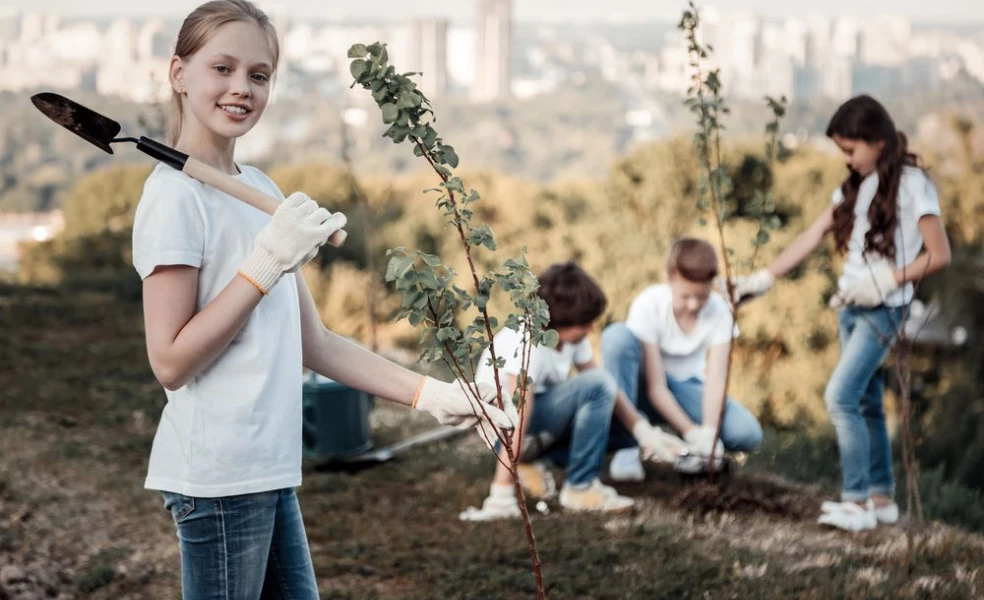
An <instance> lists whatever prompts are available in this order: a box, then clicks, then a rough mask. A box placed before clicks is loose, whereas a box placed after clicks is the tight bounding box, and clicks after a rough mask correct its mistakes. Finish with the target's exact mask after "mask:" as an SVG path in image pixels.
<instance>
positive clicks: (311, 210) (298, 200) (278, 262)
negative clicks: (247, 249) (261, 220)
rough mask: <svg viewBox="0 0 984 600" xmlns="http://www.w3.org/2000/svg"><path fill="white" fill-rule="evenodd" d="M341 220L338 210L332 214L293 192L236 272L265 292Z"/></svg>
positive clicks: (302, 260)
mask: <svg viewBox="0 0 984 600" xmlns="http://www.w3.org/2000/svg"><path fill="white" fill-rule="evenodd" d="M345 223H346V218H345V215H343V214H342V213H335V214H332V213H330V212H328V210H326V209H324V208H321V207H320V206H318V203H317V202H315V201H314V200H312V199H311V198H309V197H308V196H307V194H304V193H301V192H294V193H293V194H291V195H290V196H288V197H287V199H286V200H284V201H283V202H281V203H280V206H278V207H277V210H276V211H274V213H273V218H272V219H271V220H270V222H269V223H268V224H267V225H266V226H265V227H264V228H263V229H261V230H260V233H258V234H257V235H256V241H255V242H254V244H253V251H252V252H251V253H250V255H249V256H247V257H246V260H244V261H243V262H242V264H241V265H239V274H240V275H242V276H243V277H244V278H246V279H247V280H248V281H249V282H250V283H252V284H253V285H255V286H256V287H257V288H258V289H259V290H260V291H261V292H263V293H264V294H267V293H269V292H270V290H271V289H272V288H273V286H274V285H276V284H277V282H278V281H280V278H281V277H283V276H284V274H285V273H293V272H294V271H296V270H297V269H299V268H301V266H303V265H304V263H306V262H308V261H309V260H311V259H312V258H314V257H315V256H317V254H318V250H319V249H320V248H321V246H322V245H324V243H325V242H326V241H328V238H329V237H330V236H331V234H333V233H335V232H336V231H338V230H339V229H342V228H343V227H345Z"/></svg>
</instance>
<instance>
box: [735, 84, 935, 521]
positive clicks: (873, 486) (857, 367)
mask: <svg viewBox="0 0 984 600" xmlns="http://www.w3.org/2000/svg"><path fill="white" fill-rule="evenodd" d="M827 135H828V136H829V137H830V138H831V139H833V141H834V142H835V143H836V144H837V146H838V147H839V148H840V149H841V151H843V153H844V157H845V160H846V161H847V168H848V175H847V178H846V179H845V180H844V182H843V183H842V184H841V186H840V187H839V188H837V189H836V190H835V191H834V194H833V199H832V200H833V201H832V202H831V204H830V206H828V207H827V209H826V210H824V211H823V213H822V214H821V215H820V216H819V217H818V218H817V219H816V220H815V221H814V222H813V224H812V225H810V228H809V229H807V230H806V231H805V232H803V233H802V234H800V235H799V237H797V238H796V239H795V240H794V241H793V243H792V244H791V245H790V246H789V247H788V248H786V249H785V250H784V251H783V252H782V253H781V254H780V255H779V257H778V258H776V259H775V260H774V261H773V262H772V264H771V265H770V266H769V267H768V268H767V269H762V270H760V271H758V272H756V273H754V274H752V275H750V276H747V277H739V278H738V279H737V281H736V286H735V296H736V298H735V299H734V300H735V301H736V302H737V301H740V300H744V299H747V298H749V297H754V296H758V295H761V294H764V293H765V292H766V291H767V290H768V289H769V288H771V287H772V285H773V283H774V282H775V280H776V278H778V277H782V276H783V275H785V274H786V273H788V272H789V271H790V270H792V269H793V268H794V267H796V265H798V264H800V263H801V262H803V261H804V260H805V259H806V258H807V257H808V256H809V255H810V254H811V253H812V252H813V251H814V250H815V249H816V248H817V247H818V246H819V245H820V242H821V241H822V240H823V238H824V237H825V236H826V234H827V233H833V235H834V241H835V242H836V245H837V250H838V251H839V252H841V253H843V254H846V255H847V257H846V260H845V263H844V272H843V273H842V275H841V277H840V279H839V281H838V291H837V294H836V295H835V296H834V297H833V299H832V301H831V305H832V306H836V307H839V308H838V328H839V333H840V344H841V357H840V361H839V362H838V363H837V367H836V368H835V369H834V372H833V374H832V375H831V377H830V382H829V383H828V384H827V391H826V394H825V400H826V403H827V410H828V412H829V413H830V419H831V421H832V422H833V424H834V429H835V431H836V434H837V444H838V447H839V449H840V460H841V471H842V474H843V489H842V492H841V502H824V503H823V506H822V512H823V514H822V515H821V516H820V520H819V522H820V523H821V524H823V525H828V526H831V527H837V528H840V529H845V530H848V531H861V530H865V529H873V528H874V527H875V526H876V525H877V524H878V523H884V524H891V523H894V522H895V521H897V520H898V517H899V508H898V505H897V504H896V503H895V501H894V497H895V483H894V480H893V477H892V448H891V443H890V441H889V436H888V430H887V428H886V426H885V412H884V406H883V399H882V395H883V384H882V379H881V377H880V376H879V374H878V370H879V368H880V367H881V364H882V361H883V360H885V357H886V355H887V354H888V351H889V349H890V348H891V346H892V343H893V342H894V339H895V334H896V332H897V331H898V330H899V328H900V327H901V326H902V319H903V318H904V314H905V310H904V308H905V306H906V305H907V304H908V303H909V302H911V301H912V296H913V292H914V289H913V282H916V281H919V280H920V279H921V278H923V277H925V276H927V275H930V274H932V273H935V272H937V271H940V270H941V269H943V268H945V267H946V266H947V265H948V264H949V262H950V245H949V242H948V241H947V238H946V232H945V231H944V230H943V224H942V222H941V220H940V205H939V199H938V197H937V192H936V186H935V185H933V182H932V181H930V180H929V178H928V177H927V176H926V173H925V172H924V171H923V170H922V169H921V168H920V167H919V166H918V160H917V157H916V156H915V155H914V154H912V153H911V152H909V150H908V148H907V142H906V137H905V135H904V134H902V133H901V132H899V131H897V130H896V129H895V124H894V123H893V122H892V118H891V117H890V116H889V114H888V112H887V111H886V110H885V108H884V107H883V106H882V105H881V104H880V103H879V102H878V101H877V100H875V99H874V98H871V97H870V96H858V97H856V98H852V99H851V100H848V101H847V102H846V103H845V104H843V105H842V106H841V107H840V108H839V109H838V110H837V112H836V113H835V114H834V116H833V118H832V119H831V121H830V125H829V126H828V128H827Z"/></svg>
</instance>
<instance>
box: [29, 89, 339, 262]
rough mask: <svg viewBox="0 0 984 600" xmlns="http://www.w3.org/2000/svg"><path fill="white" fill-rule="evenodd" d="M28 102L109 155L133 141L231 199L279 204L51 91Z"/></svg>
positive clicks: (335, 241) (270, 207) (335, 242)
mask: <svg viewBox="0 0 984 600" xmlns="http://www.w3.org/2000/svg"><path fill="white" fill-rule="evenodd" d="M31 102H33V103H34V106H36V107H37V108H38V110H40V111H41V112H42V113H44V114H45V116H47V117H48V118H49V119H51V120H52V121H54V122H55V123H58V124H59V125H61V126H62V127H64V128H65V129H67V130H69V131H71V132H72V133H74V134H76V135H78V136H79V137H81V138H82V139H84V140H86V141H87V142H89V143H90V144H92V145H94V146H96V147H98V148H101V149H102V150H105V151H106V152H108V153H110V154H112V153H113V149H112V148H111V147H110V146H109V145H110V144H112V143H115V142H133V143H135V144H136V145H137V150H140V151H141V152H143V153H144V154H146V155H148V156H150V157H151V158H154V159H156V160H159V161H161V162H163V163H164V164H166V165H169V166H171V167H174V168H175V169H177V170H179V171H182V172H184V173H185V174H187V175H188V176H189V177H192V178H194V179H197V180H198V181H200V182H202V183H204V184H206V185H210V186H212V187H214V188H215V189H217V190H220V191H223V192H225V193H226V194H229V195H230V196H232V197H233V198H237V199H239V200H242V201H243V202H245V203H246V204H249V205H250V206H252V207H253V208H256V209H259V210H262V211H263V212H265V213H267V214H270V215H272V214H273V213H274V211H275V210H277V206H279V205H280V201H279V200H277V199H276V198H274V197H273V196H270V195H268V194H265V193H263V192H261V191H260V190H258V189H256V188H254V187H252V186H250V185H247V184H245V183H243V182H241V181H239V180H236V179H233V178H232V177H230V176H229V175H226V174H225V173H223V172H222V171H219V170H218V169H216V168H214V167H210V166H208V165H206V164H205V163H203V162H201V161H200V160H195V159H194V158H191V157H190V156H188V155H187V154H184V153H183V152H178V151H177V150H175V149H174V148H171V147H170V146H166V145H164V144H162V143H160V142H158V141H156V140H152V139H150V138H148V137H144V136H140V138H132V137H116V136H117V135H118V134H119V133H120V129H122V128H121V127H120V124H119V123H117V122H116V121H114V120H112V119H110V118H108V117H104V116H103V115H101V114H99V113H97V112H95V111H92V110H89V109H88V108H86V107H84V106H82V105H81V104H78V103H77V102H73V101H71V100H69V99H68V98H65V97H64V96H59V95H58V94H53V93H51V92H43V93H41V94H35V95H34V96H31ZM347 235H348V234H347V233H345V231H342V230H339V231H336V232H335V233H333V234H332V235H331V237H330V238H328V243H329V244H331V245H332V246H335V247H340V246H341V245H342V244H343V243H345V238H346V236H347Z"/></svg>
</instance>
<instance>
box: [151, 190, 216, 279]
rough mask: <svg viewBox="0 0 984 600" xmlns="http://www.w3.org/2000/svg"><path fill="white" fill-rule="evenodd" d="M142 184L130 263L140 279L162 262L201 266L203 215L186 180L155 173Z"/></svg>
mask: <svg viewBox="0 0 984 600" xmlns="http://www.w3.org/2000/svg"><path fill="white" fill-rule="evenodd" d="M158 173H159V172H157V171H155V172H154V174H152V175H151V177H150V178H149V179H148V180H147V183H146V184H145V185H144V191H143V195H142V196H141V197H140V203H139V204H138V205H137V211H136V214H135V216H134V221H133V266H134V268H136V270H137V273H138V274H139V275H140V278H141V279H146V278H147V277H148V276H149V275H150V274H151V273H153V272H154V269H155V268H157V267H159V266H164V265H187V266H191V267H201V266H202V258H203V256H204V254H205V235H206V226H205V215H204V211H203V207H202V206H201V200H200V199H199V197H198V195H197V194H196V193H195V190H194V189H193V188H192V187H191V186H190V185H188V183H187V182H184V181H181V180H180V179H178V178H176V177H167V176H158Z"/></svg>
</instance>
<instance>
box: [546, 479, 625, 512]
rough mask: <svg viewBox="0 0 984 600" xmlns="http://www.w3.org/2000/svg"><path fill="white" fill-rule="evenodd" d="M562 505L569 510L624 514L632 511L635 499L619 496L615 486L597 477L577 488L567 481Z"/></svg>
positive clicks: (562, 493) (561, 501)
mask: <svg viewBox="0 0 984 600" xmlns="http://www.w3.org/2000/svg"><path fill="white" fill-rule="evenodd" d="M560 505H561V506H563V507H564V508H566V509H568V510H575V511H592V512H604V513H614V514H622V513H629V512H632V507H633V506H635V500H633V499H632V498H626V497H625V496H619V495H618V492H617V491H615V488H613V487H609V486H607V485H604V484H603V483H601V481H599V480H597V479H595V480H594V481H592V482H591V483H590V484H589V485H585V486H583V487H581V486H579V487H576V488H575V487H572V486H571V485H570V484H568V483H565V484H564V487H563V488H562V489H561V490H560Z"/></svg>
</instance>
